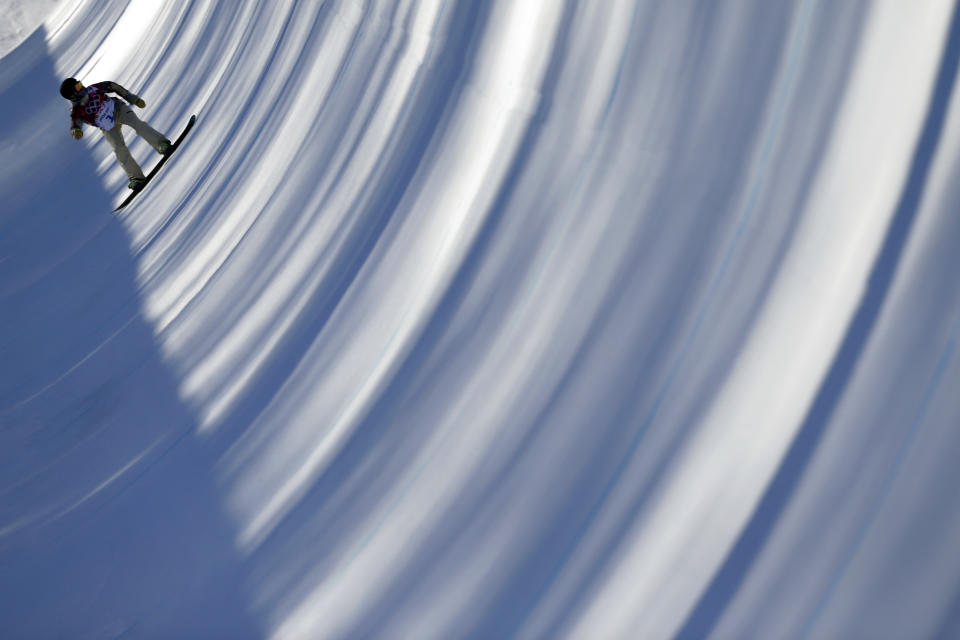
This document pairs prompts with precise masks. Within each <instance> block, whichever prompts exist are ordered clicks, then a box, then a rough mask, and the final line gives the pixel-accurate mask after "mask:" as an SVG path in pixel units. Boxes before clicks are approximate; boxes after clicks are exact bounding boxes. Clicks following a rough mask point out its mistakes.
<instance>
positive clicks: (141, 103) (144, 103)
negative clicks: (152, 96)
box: [133, 98, 147, 109]
mask: <svg viewBox="0 0 960 640" xmlns="http://www.w3.org/2000/svg"><path fill="white" fill-rule="evenodd" d="M133 104H135V105H137V106H138V107H140V108H141V109H143V108H144V107H145V106H147V103H146V102H144V101H143V98H137V99H136V100H134V101H133Z"/></svg>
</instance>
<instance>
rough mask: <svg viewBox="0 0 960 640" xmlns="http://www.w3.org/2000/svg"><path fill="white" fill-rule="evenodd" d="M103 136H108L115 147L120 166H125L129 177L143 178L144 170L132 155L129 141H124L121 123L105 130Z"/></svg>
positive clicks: (108, 140) (108, 139)
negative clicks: (128, 146) (128, 145)
mask: <svg viewBox="0 0 960 640" xmlns="http://www.w3.org/2000/svg"><path fill="white" fill-rule="evenodd" d="M103 137H104V138H106V139H107V142H109V143H110V146H111V147H113V152H114V153H115V154H117V161H118V162H119V163H120V166H121V167H123V170H124V171H126V172H127V177H129V178H143V171H142V170H141V169H140V165H138V164H137V161H136V160H134V159H133V156H132V155H130V150H129V149H127V143H126V142H124V141H123V132H122V131H120V123H119V122H117V123H116V124H114V125H113V129H110V130H109V131H107V130H104V131H103Z"/></svg>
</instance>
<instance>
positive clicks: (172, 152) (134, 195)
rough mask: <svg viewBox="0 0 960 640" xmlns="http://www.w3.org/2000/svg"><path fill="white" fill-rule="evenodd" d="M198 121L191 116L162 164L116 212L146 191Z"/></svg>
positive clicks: (162, 159) (131, 193)
mask: <svg viewBox="0 0 960 640" xmlns="http://www.w3.org/2000/svg"><path fill="white" fill-rule="evenodd" d="M196 121H197V116H196V115H192V116H190V121H189V122H187V126H186V127H185V128H184V130H183V133H181V134H180V137H179V138H177V139H176V141H174V143H173V144H172V145H170V151H168V152H167V155H165V156H163V157H162V158H160V162H158V163H157V164H156V166H155V167H154V168H153V169H151V170H150V173H148V174H147V175H146V176H144V177H145V178H146V181H145V182H144V183H143V184H142V185H140V188H139V189H133V190H132V191H131V192H130V195H128V196H127V197H126V199H125V200H124V201H123V202H121V203H120V206H119V207H117V208H116V209H114V211H120V209H123V208H124V207H125V206H127V205H128V204H130V203H131V202H132V201H133V199H134V198H136V197H137V194H138V193H140V192H141V191H143V190H144V189H146V187H147V185H148V184H150V181H151V180H152V179H153V176H155V175H157V172H158V171H160V168H161V167H162V166H163V165H164V164H165V163H166V162H167V160H169V159H170V158H171V157H172V156H173V154H174V153H176V151H177V148H178V147H179V146H180V143H181V142H183V139H184V138H186V137H187V134H188V133H190V129H193V123H195V122H196Z"/></svg>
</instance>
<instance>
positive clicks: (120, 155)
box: [102, 100, 169, 178]
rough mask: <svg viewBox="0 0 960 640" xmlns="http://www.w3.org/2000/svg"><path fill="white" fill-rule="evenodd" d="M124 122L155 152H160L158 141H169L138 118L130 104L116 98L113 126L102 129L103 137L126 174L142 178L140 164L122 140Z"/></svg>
mask: <svg viewBox="0 0 960 640" xmlns="http://www.w3.org/2000/svg"><path fill="white" fill-rule="evenodd" d="M124 124H125V125H127V126H128V127H132V128H133V130H134V131H136V132H137V135H139V136H140V137H141V138H143V139H144V140H146V141H147V144H149V145H150V146H151V147H153V148H154V150H155V151H156V152H157V153H160V143H162V142H164V141H166V142H169V140H167V139H166V138H165V137H164V135H163V134H162V133H160V132H159V131H157V130H156V129H154V128H153V127H151V126H150V125H149V124H147V123H146V122H144V121H143V120H141V119H140V118H138V117H137V114H135V113H134V112H133V109H132V108H131V107H130V105H128V104H127V103H126V102H122V101H120V100H117V104H116V110H115V112H114V125H113V128H112V129H109V130H107V129H102V131H103V137H104V138H106V139H107V142H109V143H110V146H111V147H113V152H114V153H115V154H117V160H118V161H119V162H120V166H121V167H123V170H124V171H126V172H127V176H128V177H130V178H142V177H143V171H142V170H141V169H140V165H138V164H137V161H136V160H134V159H133V156H132V155H130V150H129V149H127V143H126V142H124V141H123V132H122V131H121V130H120V125H124Z"/></svg>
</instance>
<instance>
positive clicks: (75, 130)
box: [70, 127, 83, 140]
mask: <svg viewBox="0 0 960 640" xmlns="http://www.w3.org/2000/svg"><path fill="white" fill-rule="evenodd" d="M70 135H72V136H73V137H74V138H75V139H77V140H79V139H80V138H82V137H83V129H81V128H80V127H74V128H72V129H70Z"/></svg>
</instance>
